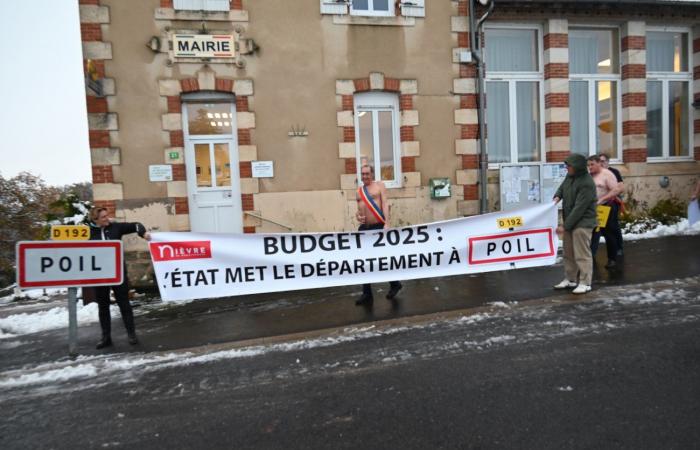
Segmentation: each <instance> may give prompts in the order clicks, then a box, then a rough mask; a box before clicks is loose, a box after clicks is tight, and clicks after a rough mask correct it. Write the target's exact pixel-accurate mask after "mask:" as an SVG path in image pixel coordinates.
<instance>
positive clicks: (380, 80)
mask: <svg viewBox="0 0 700 450" xmlns="http://www.w3.org/2000/svg"><path fill="white" fill-rule="evenodd" d="M369 88H370V89H371V90H373V91H374V90H382V89H384V74H383V73H380V72H372V73H370V74H369Z"/></svg>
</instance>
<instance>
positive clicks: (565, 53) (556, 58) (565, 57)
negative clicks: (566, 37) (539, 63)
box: [544, 47, 569, 64]
mask: <svg viewBox="0 0 700 450" xmlns="http://www.w3.org/2000/svg"><path fill="white" fill-rule="evenodd" d="M544 63H545V64H549V63H557V64H559V63H564V64H568V63H569V49H568V48H559V47H552V48H548V49H547V50H545V51H544Z"/></svg>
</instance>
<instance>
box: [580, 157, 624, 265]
mask: <svg viewBox="0 0 700 450" xmlns="http://www.w3.org/2000/svg"><path fill="white" fill-rule="evenodd" d="M588 171H589V172H590V174H591V176H592V177H593V182H594V183H595V188H596V195H597V197H598V204H599V205H606V206H609V207H610V215H609V216H608V223H607V224H606V225H605V227H600V229H599V230H598V231H594V232H593V236H592V238H591V253H592V254H593V256H594V257H595V254H596V250H598V242H599V241H600V235H601V233H602V234H603V236H605V246H606V247H607V249H608V263H607V264H606V265H605V267H606V268H607V269H610V268H613V267H615V266H616V265H617V261H616V259H617V249H618V246H617V232H618V229H619V228H620V224H619V222H618V213H619V210H620V204H619V203H618V202H617V196H618V195H620V192H622V188H623V185H622V184H621V183H618V181H617V178H615V175H614V174H613V173H612V172H611V171H609V170H608V169H605V168H604V167H603V166H602V164H601V163H600V157H599V156H598V155H593V156H590V157H589V158H588Z"/></svg>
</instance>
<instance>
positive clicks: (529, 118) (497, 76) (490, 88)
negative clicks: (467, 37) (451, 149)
mask: <svg viewBox="0 0 700 450" xmlns="http://www.w3.org/2000/svg"><path fill="white" fill-rule="evenodd" d="M539 39H540V32H539V29H537V28H524V27H523V28H487V29H486V31H485V42H484V44H485V46H484V50H485V55H484V62H485V64H486V79H485V81H486V83H485V85H486V99H487V100H486V103H487V107H486V124H487V136H488V139H487V142H486V148H487V152H488V155H489V162H490V163H511V162H512V163H516V162H534V161H540V160H541V159H542V140H543V135H542V132H543V130H542V127H541V124H542V109H541V107H540V105H541V104H542V95H543V93H542V70H541V60H540V56H539V48H540V43H539Z"/></svg>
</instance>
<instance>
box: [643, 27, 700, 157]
mask: <svg viewBox="0 0 700 450" xmlns="http://www.w3.org/2000/svg"><path fill="white" fill-rule="evenodd" d="M688 41H689V32H688V30H681V29H679V30H669V29H663V30H659V31H656V30H654V29H650V30H648V32H647V36H646V55H647V98H646V101H647V156H648V158H649V159H651V160H654V159H674V158H689V157H690V156H691V153H690V152H691V143H692V136H693V135H692V133H693V129H692V121H691V117H690V116H691V114H690V111H692V109H691V102H692V94H691V82H692V80H693V76H692V73H691V72H690V70H689V65H688V61H689V59H690V52H689V42H688Z"/></svg>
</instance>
